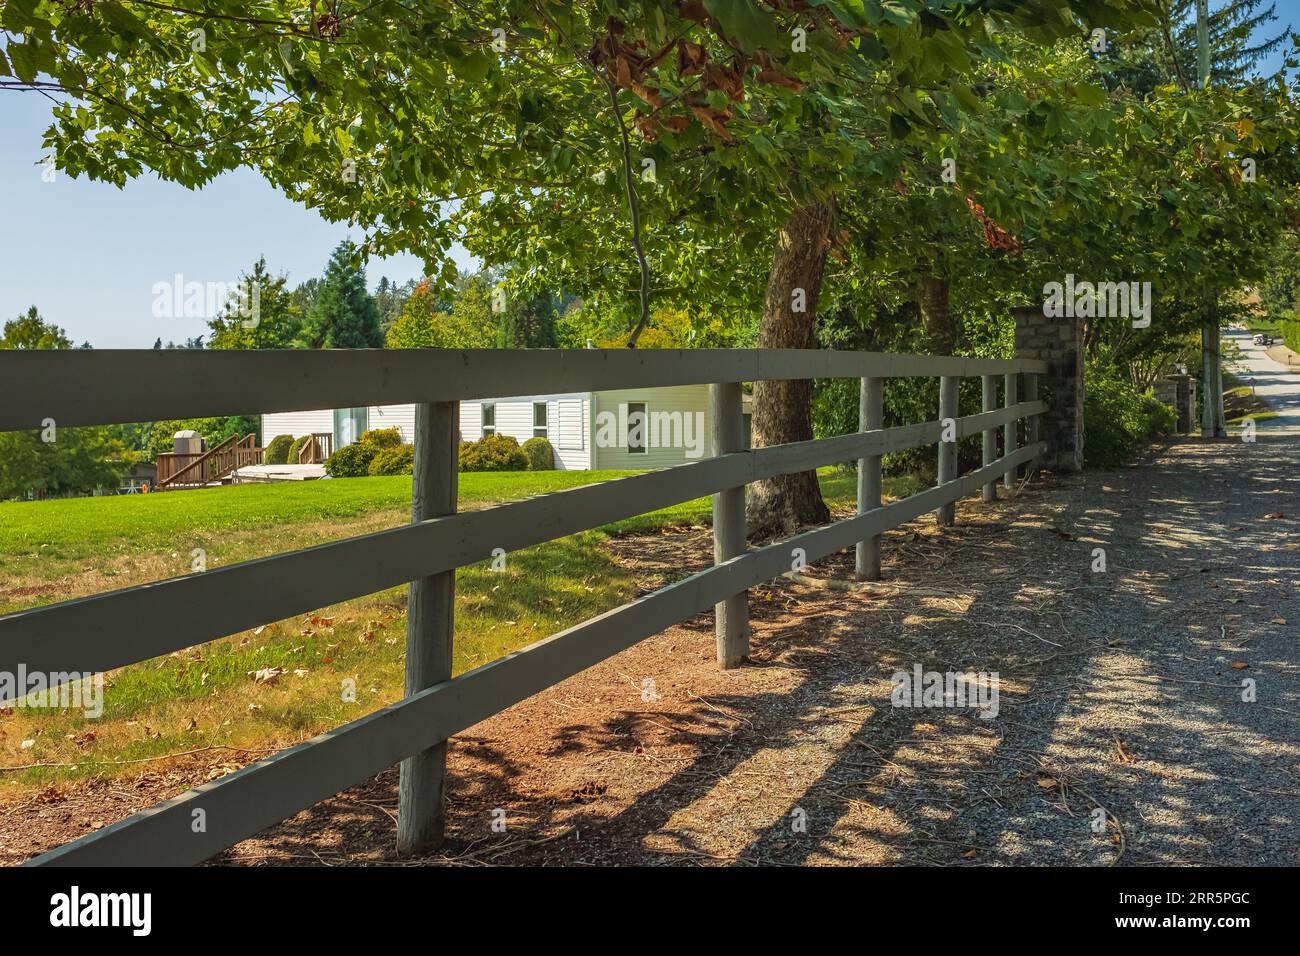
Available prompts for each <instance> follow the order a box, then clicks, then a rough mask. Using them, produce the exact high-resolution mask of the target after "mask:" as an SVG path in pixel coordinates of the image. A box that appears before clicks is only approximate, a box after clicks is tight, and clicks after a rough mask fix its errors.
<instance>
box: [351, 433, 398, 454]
mask: <svg viewBox="0 0 1300 956" xmlns="http://www.w3.org/2000/svg"><path fill="white" fill-rule="evenodd" d="M357 444H358V445H365V446H366V447H367V448H369V449H370V450H371V451H372V452H375V451H378V450H379V449H381V448H399V447H401V444H402V433H401V432H400V431H398V430H397V429H396V428H375V429H372V430H371V431H368V432H362V433H361V437H360V438H358V439H357Z"/></svg>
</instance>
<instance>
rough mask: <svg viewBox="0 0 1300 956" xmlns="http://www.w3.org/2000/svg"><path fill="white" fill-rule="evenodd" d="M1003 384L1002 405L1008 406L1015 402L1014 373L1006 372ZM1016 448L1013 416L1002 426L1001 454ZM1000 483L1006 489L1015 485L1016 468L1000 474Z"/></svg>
mask: <svg viewBox="0 0 1300 956" xmlns="http://www.w3.org/2000/svg"><path fill="white" fill-rule="evenodd" d="M1004 381H1005V383H1006V384H1005V385H1004V386H1003V395H1002V405H1003V407H1005V408H1010V407H1011V406H1012V405H1014V404H1016V373H1015V372H1008V373H1007V374H1006V377H1005V380H1004ZM1015 450H1016V420H1015V419H1014V418H1013V419H1011V421H1009V422H1007V423H1006V424H1005V425H1003V426H1002V454H1003V456H1004V457H1005V456H1006V455H1010V454H1011V453H1012V452H1013V451H1015ZM1002 485H1003V487H1005V488H1006V489H1007V490H1008V491H1010V490H1012V489H1013V488H1015V487H1016V470H1015V469H1014V468H1008V469H1007V472H1006V474H1005V475H1003V476H1002Z"/></svg>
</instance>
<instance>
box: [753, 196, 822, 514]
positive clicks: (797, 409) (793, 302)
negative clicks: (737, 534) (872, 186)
mask: <svg viewBox="0 0 1300 956" xmlns="http://www.w3.org/2000/svg"><path fill="white" fill-rule="evenodd" d="M834 226H835V205H834V203H833V202H823V203H810V204H808V205H806V206H800V207H799V208H797V209H795V211H794V212H792V213H791V214H790V216H789V218H788V219H786V221H785V225H784V226H782V227H781V231H780V233H779V234H778V235H777V240H776V250H775V252H774V253H773V255H772V271H771V272H770V273H769V274H768V280H767V293H766V295H765V297H764V300H763V321H762V324H761V325H760V326H759V332H758V345H759V348H764V349H810V348H815V347H816V345H817V341H816V337H815V335H814V327H815V324H816V318H817V299H818V296H819V295H820V294H821V288H822V272H823V271H824V270H825V267H826V254H827V252H828V251H829V250H830V245H831V235H832V232H833V230H834ZM796 290H802V293H799V292H797V291H796ZM799 306H802V309H801V310H799V311H796V309H798V307H799ZM812 437H813V430H812V382H809V381H806V380H805V381H768V382H755V383H754V417H753V439H754V440H753V443H754V446H755V447H756V448H761V447H764V446H767V445H782V444H785V443H787V442H795V441H807V440H808V439H810V438H812ZM747 505H748V508H747V510H748V522H749V533H750V535H751V536H753V537H755V538H771V537H777V536H783V535H789V534H794V533H795V532H796V531H798V530H799V529H800V528H802V527H806V526H808V525H815V524H824V523H826V522H827V521H830V517H831V513H830V509H828V508H827V507H826V502H824V501H823V500H822V493H821V488H820V486H819V485H818V484H817V473H816V472H813V471H804V472H799V473H798V474H793V475H778V476H777V477H776V478H771V479H768V480H766V481H759V482H755V483H754V484H753V485H751V486H750V490H749V497H748V502H747Z"/></svg>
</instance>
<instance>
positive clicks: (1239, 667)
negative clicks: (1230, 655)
mask: <svg viewBox="0 0 1300 956" xmlns="http://www.w3.org/2000/svg"><path fill="white" fill-rule="evenodd" d="M1249 666H1250V665H1249V664H1247V663H1246V662H1245V661H1233V662H1232V669H1233V670H1234V671H1244V670H1245V669H1246V668H1247V667H1249Z"/></svg>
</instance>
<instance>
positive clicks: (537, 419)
mask: <svg viewBox="0 0 1300 956" xmlns="http://www.w3.org/2000/svg"><path fill="white" fill-rule="evenodd" d="M533 437H534V438H545V437H547V435H546V403H545V402H533Z"/></svg>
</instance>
